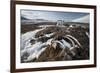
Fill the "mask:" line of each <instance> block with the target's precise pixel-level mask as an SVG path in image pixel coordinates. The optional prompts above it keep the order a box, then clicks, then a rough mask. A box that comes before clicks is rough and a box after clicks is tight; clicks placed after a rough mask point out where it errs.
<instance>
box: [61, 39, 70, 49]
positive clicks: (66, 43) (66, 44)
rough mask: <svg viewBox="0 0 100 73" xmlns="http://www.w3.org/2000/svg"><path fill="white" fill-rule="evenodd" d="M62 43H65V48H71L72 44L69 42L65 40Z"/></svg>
mask: <svg viewBox="0 0 100 73" xmlns="http://www.w3.org/2000/svg"><path fill="white" fill-rule="evenodd" d="M61 42H62V43H63V45H64V46H65V47H68V48H71V45H70V43H68V42H67V41H65V40H64V39H62V40H61Z"/></svg>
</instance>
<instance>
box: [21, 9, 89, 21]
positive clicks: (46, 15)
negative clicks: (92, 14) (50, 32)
mask: <svg viewBox="0 0 100 73" xmlns="http://www.w3.org/2000/svg"><path fill="white" fill-rule="evenodd" d="M86 15H89V13H79V12H61V11H59V12H58V11H39V10H21V16H23V17H26V18H28V19H46V20H53V21H55V20H56V21H57V20H64V21H72V20H74V19H77V18H81V17H83V16H86Z"/></svg>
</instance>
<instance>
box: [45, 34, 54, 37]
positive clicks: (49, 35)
mask: <svg viewBox="0 0 100 73" xmlns="http://www.w3.org/2000/svg"><path fill="white" fill-rule="evenodd" d="M53 34H54V33H50V34H45V36H46V37H51V36H52V35H53Z"/></svg>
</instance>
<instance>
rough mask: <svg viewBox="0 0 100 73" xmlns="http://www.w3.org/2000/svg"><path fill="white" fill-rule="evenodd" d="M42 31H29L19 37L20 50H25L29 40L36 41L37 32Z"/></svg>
mask: <svg viewBox="0 0 100 73" xmlns="http://www.w3.org/2000/svg"><path fill="white" fill-rule="evenodd" d="M43 29H44V28H42V29H37V30H35V31H30V32H26V33H25V34H22V35H21V50H22V49H25V47H26V46H27V45H28V43H29V42H30V40H31V39H36V38H35V35H36V33H37V32H39V31H41V30H43Z"/></svg>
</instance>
